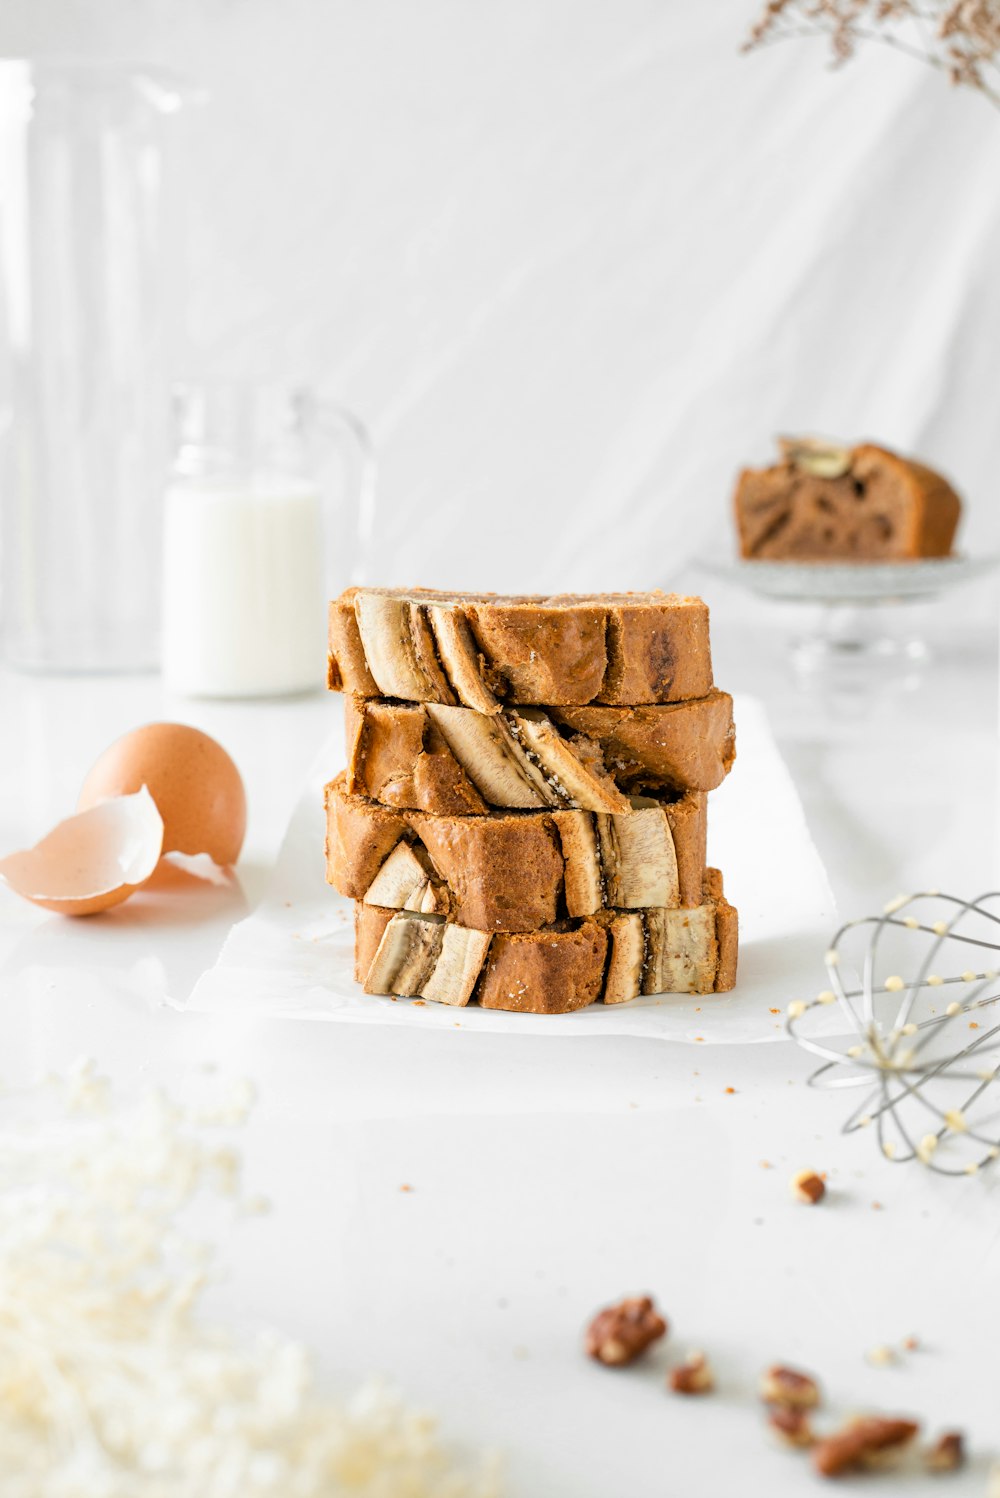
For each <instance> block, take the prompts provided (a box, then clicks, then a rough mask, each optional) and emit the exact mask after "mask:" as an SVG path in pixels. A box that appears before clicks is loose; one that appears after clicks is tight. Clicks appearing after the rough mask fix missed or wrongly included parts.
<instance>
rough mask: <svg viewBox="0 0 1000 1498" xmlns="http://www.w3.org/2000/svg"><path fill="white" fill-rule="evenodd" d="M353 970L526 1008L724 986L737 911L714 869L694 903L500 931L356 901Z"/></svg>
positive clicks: (414, 988)
mask: <svg viewBox="0 0 1000 1498" xmlns="http://www.w3.org/2000/svg"><path fill="white" fill-rule="evenodd" d="M354 919H355V947H354V951H355V977H356V979H357V981H358V982H359V983H361V984H363V986H364V989H365V992H366V993H376V994H396V995H400V996H403V997H411V998H416V997H420V998H423V999H429V1000H433V1001H435V1002H437V1003H442V1004H453V1005H456V1006H462V1005H465V1004H468V1003H469V1002H470V1000H473V1001H475V1002H477V1003H479V1004H480V1005H482V1007H483V1008H485V1009H508V1010H514V1011H516V1012H518V1013H522V1014H566V1013H569V1012H570V1011H571V1010H574V1009H583V1008H585V1007H586V1006H587V1005H588V1004H593V1003H594V1002H595V1001H597V1000H599V999H603V1001H604V1003H606V1004H611V1003H616V1004H620V1003H627V1002H628V1001H629V1000H630V999H635V998H638V996H639V994H640V993H643V994H655V993H696V994H708V993H722V992H725V991H727V990H729V989H731V988H732V987H733V986H734V984H735V982H736V958H737V915H736V911H735V910H734V909H733V907H732V906H731V905H730V904H729V903H728V902H727V900H726V899H725V897H724V895H723V893H722V878H721V875H720V874H719V872H718V870H717V869H708V870H706V877H705V887H704V892H703V901H702V904H700V905H698V906H696V907H695V908H694V909H692V910H661V909H643V910H630V911H621V910H607V909H606V910H602V911H599V912H598V913H597V914H596V915H595V916H592V917H589V918H587V919H584V920H577V921H568V920H564V921H559V922H557V923H555V924H553V925H551V926H549V927H547V928H546V929H545V930H542V931H532V932H527V933H521V934H516V933H496V934H491V933H490V932H488V931H474V930H470V929H468V928H467V927H463V926H456V925H454V924H452V923H450V922H448V921H445V920H444V919H442V917H441V916H435V915H425V914H419V913H417V912H415V911H410V910H388V909H385V908H382V907H380V906H375V905H365V904H363V903H362V902H360V901H359V902H358V903H357V904H356V905H355V907H354Z"/></svg>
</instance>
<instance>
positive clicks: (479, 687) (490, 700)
mask: <svg viewBox="0 0 1000 1498" xmlns="http://www.w3.org/2000/svg"><path fill="white" fill-rule="evenodd" d="M425 612H426V617H427V619H428V620H429V622H430V627H431V629H432V631H433V634H434V641H435V644H436V646H437V654H438V658H439V659H440V661H441V664H442V666H443V667H444V671H445V674H446V676H447V677H448V680H449V681H450V682H451V685H452V687H453V688H454V691H455V695H456V697H457V698H458V700H459V702H462V703H464V704H465V706H466V707H470V708H473V709H474V710H475V711H476V712H477V713H498V712H499V711H500V704H499V702H498V701H497V699H496V698H495V697H494V695H493V693H492V692H491V691H490V689H489V687H488V686H487V685H486V683H485V681H484V680H483V675H482V652H481V651H480V649H479V647H478V645H477V644H476V641H475V638H474V636H473V633H472V630H471V629H470V628H469V623H468V620H466V619H464V618H463V617H462V615H461V614H460V613H459V611H458V610H457V609H453V608H436V607H435V606H434V605H433V604H428V605H427V606H426V610H425ZM446 700H450V699H446Z"/></svg>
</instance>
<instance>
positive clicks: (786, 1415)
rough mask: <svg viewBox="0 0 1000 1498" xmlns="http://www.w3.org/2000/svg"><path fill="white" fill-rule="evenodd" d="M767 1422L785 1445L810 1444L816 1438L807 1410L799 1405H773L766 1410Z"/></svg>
mask: <svg viewBox="0 0 1000 1498" xmlns="http://www.w3.org/2000/svg"><path fill="white" fill-rule="evenodd" d="M767 1423H768V1425H769V1426H770V1427H771V1429H772V1430H773V1431H774V1433H775V1435H776V1436H777V1437H778V1439H779V1441H781V1442H783V1444H784V1445H786V1446H800V1447H801V1446H811V1445H812V1444H813V1442H814V1441H815V1439H816V1437H815V1436H814V1435H813V1429H812V1425H811V1424H810V1421H809V1412H808V1410H805V1409H803V1408H802V1406H801V1405H792V1404H777V1405H774V1406H773V1407H772V1408H771V1409H770V1410H768V1412H767Z"/></svg>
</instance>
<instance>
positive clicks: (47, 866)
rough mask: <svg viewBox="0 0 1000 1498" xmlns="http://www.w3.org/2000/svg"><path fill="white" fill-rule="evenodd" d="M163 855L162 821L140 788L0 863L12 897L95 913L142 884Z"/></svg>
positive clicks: (47, 907)
mask: <svg viewBox="0 0 1000 1498" xmlns="http://www.w3.org/2000/svg"><path fill="white" fill-rule="evenodd" d="M162 851H163V818H162V817H161V816H160V813H159V811H158V810H157V808H156V803H155V802H154V800H153V798H152V796H151V795H150V794H149V791H148V790H146V789H145V787H142V788H140V789H139V790H137V791H136V792H135V793H134V794H133V795H128V796H120V797H118V798H117V799H116V800H114V801H105V802H103V803H102V804H101V805H100V806H93V807H90V808H89V809H88V810H86V811H80V812H77V813H76V815H75V816H72V817H67V819H66V821H64V822H59V823H58V824H57V825H56V826H55V827H53V829H52V831H51V832H50V833H48V834H47V836H45V837H43V838H42V840H41V842H40V843H36V844H35V846H34V847H33V848H26V849H25V850H24V851H23V852H21V853H11V854H10V855H9V856H8V857H7V858H3V859H0V880H2V881H3V882H4V884H6V885H7V886H8V888H9V889H12V890H13V891H14V893H15V894H18V895H21V896H23V898H24V899H25V900H30V901H31V902H32V904H34V905H41V906H42V907H43V909H45V910H55V911H58V912H59V913H60V914H62V915H94V914H96V913H97V912H98V911H100V910H109V909H110V908H111V906H113V905H120V904H121V903H122V901H123V900H127V899H128V897H129V895H131V894H134V892H135V891H136V890H137V889H138V887H139V886H140V885H141V884H144V883H145V882H146V880H147V879H148V878H149V876H150V875H151V874H152V872H153V870H154V869H155V868H156V865H157V864H158V863H159V861H160V854H161V853H162Z"/></svg>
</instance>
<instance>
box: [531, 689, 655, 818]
mask: <svg viewBox="0 0 1000 1498" xmlns="http://www.w3.org/2000/svg"><path fill="white" fill-rule="evenodd" d="M508 717H509V721H510V723H511V727H512V728H513V731H514V734H515V737H516V738H517V739H518V741H519V742H520V743H522V744H524V745H525V746H526V747H527V748H528V749H529V750H530V751H531V753H532V754H533V755H534V757H535V759H536V760H537V761H538V763H539V764H540V765H541V767H542V770H543V771H544V772H545V778H546V782H547V783H548V785H549V786H550V787H551V788H552V789H553V790H554V791H555V793H556V796H557V797H558V800H557V801H556V802H555V803H553V804H556V805H563V806H567V805H568V806H578V807H580V808H582V809H583V810H584V811H607V812H614V811H617V812H627V811H629V810H630V803H629V798H628V797H627V796H626V795H624V794H623V793H622V792H621V791H620V790H619V789H618V787H617V786H615V785H613V784H611V782H610V780H601V779H599V778H598V776H597V775H595V774H593V773H592V772H591V771H590V770H588V769H587V766H586V765H585V764H584V763H583V761H582V760H581V759H580V757H579V755H577V754H576V753H575V751H574V749H573V746H572V744H568V743H567V742H566V740H565V739H564V738H563V736H562V734H561V733H560V732H559V730H558V729H557V728H556V727H555V725H554V724H553V723H552V721H551V720H550V719H549V718H548V717H547V716H546V714H545V713H543V712H541V711H540V709H538V708H530V707H527V708H519V709H518V710H517V711H516V712H511V713H509V714H508Z"/></svg>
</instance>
